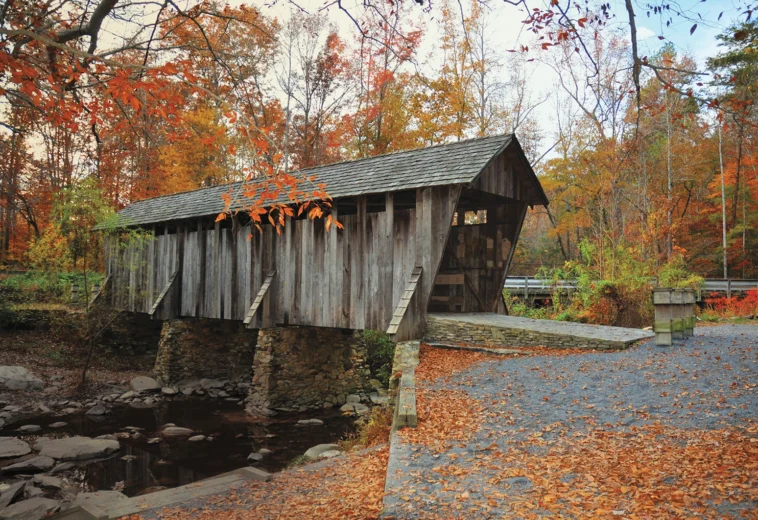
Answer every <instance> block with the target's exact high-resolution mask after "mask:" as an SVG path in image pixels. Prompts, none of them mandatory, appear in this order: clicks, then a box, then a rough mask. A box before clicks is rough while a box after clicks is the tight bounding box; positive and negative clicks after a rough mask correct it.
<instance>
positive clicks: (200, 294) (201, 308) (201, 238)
mask: <svg viewBox="0 0 758 520" xmlns="http://www.w3.org/2000/svg"><path fill="white" fill-rule="evenodd" d="M197 245H198V248H197V250H198V255H197V261H198V262H200V265H199V267H200V269H199V271H200V273H199V275H198V278H199V280H198V284H199V286H198V288H197V301H196V302H195V317H196V318H199V317H201V316H202V315H203V313H204V312H205V266H206V264H207V259H206V245H207V244H206V237H205V226H204V225H203V219H202V218H199V219H197Z"/></svg>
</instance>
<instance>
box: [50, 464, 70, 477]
mask: <svg viewBox="0 0 758 520" xmlns="http://www.w3.org/2000/svg"><path fill="white" fill-rule="evenodd" d="M75 467H76V464H74V463H73V462H64V463H62V464H57V465H56V466H55V467H54V468H53V469H51V470H50V474H51V475H57V474H58V473H63V472H64V471H68V470H70V469H74V468H75Z"/></svg>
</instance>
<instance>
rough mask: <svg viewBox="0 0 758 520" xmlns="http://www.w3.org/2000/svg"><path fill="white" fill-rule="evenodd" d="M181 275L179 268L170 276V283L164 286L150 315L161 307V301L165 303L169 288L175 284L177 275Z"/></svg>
mask: <svg viewBox="0 0 758 520" xmlns="http://www.w3.org/2000/svg"><path fill="white" fill-rule="evenodd" d="M178 275H179V270H178V269H177V270H176V271H174V274H172V275H171V278H169V280H168V283H167V284H166V287H164V288H163V290H162V291H161V293H160V295H158V299H157V300H155V303H154V304H153V308H152V309H150V317H151V318H152V317H153V314H155V311H157V310H158V307H160V305H161V303H163V300H164V299H165V298H166V295H167V294H168V291H169V289H171V286H172V285H174V280H176V277H177V276H178Z"/></svg>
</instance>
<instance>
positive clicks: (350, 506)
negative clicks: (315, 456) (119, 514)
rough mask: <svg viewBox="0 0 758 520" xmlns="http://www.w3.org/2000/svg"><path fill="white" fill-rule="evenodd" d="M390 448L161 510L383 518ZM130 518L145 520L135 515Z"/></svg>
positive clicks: (252, 519)
mask: <svg viewBox="0 0 758 520" xmlns="http://www.w3.org/2000/svg"><path fill="white" fill-rule="evenodd" d="M388 453H389V450H388V448H387V447H382V448H378V449H373V450H368V451H366V452H361V453H353V454H347V455H345V456H344V457H339V458H337V459H331V460H329V461H328V462H326V463H321V464H316V465H315V467H313V466H304V467H303V468H300V469H295V470H289V471H285V472H282V473H278V474H277V475H276V476H275V478H274V479H273V480H272V481H271V482H255V483H251V484H249V485H246V486H242V487H240V488H239V489H237V490H236V491H233V492H230V493H227V494H225V495H216V496H214V497H211V498H210V499H208V501H207V502H205V503H203V504H202V506H201V507H197V508H192V507H186V508H185V507H180V508H175V509H164V510H163V511H160V512H158V515H157V516H158V518H160V519H161V520H270V519H293V520H311V519H324V520H330V519H331V520H342V519H350V520H362V519H373V518H378V517H379V513H380V512H381V508H382V499H383V497H384V477H385V472H386V467H387V457H388ZM127 520H143V517H142V516H141V515H132V516H130V517H128V519H127Z"/></svg>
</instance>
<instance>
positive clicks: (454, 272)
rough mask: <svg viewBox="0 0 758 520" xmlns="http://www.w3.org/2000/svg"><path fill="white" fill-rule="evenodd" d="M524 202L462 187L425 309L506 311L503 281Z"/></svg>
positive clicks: (513, 247)
mask: <svg viewBox="0 0 758 520" xmlns="http://www.w3.org/2000/svg"><path fill="white" fill-rule="evenodd" d="M524 209H525V204H524V203H523V202H521V201H518V200H515V199H511V198H508V197H503V196H499V195H494V194H491V193H486V192H484V191H480V190H476V189H471V188H469V189H466V190H464V191H463V192H462V193H461V197H460V199H459V201H458V205H457V206H456V212H455V216H454V217H453V225H452V227H451V229H450V234H449V236H448V239H447V243H446V246H445V250H444V253H443V256H442V260H441V262H440V267H439V270H438V271H437V274H436V276H435V279H434V287H433V288H432V293H431V296H430V298H429V305H428V308H427V310H428V312H458V313H470V312H499V313H504V312H505V305H504V303H503V284H504V282H505V276H506V273H507V272H508V266H509V264H510V262H511V259H512V257H513V251H514V249H515V246H516V240H517V239H518V235H519V232H520V230H521V224H522V221H523V217H524Z"/></svg>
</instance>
